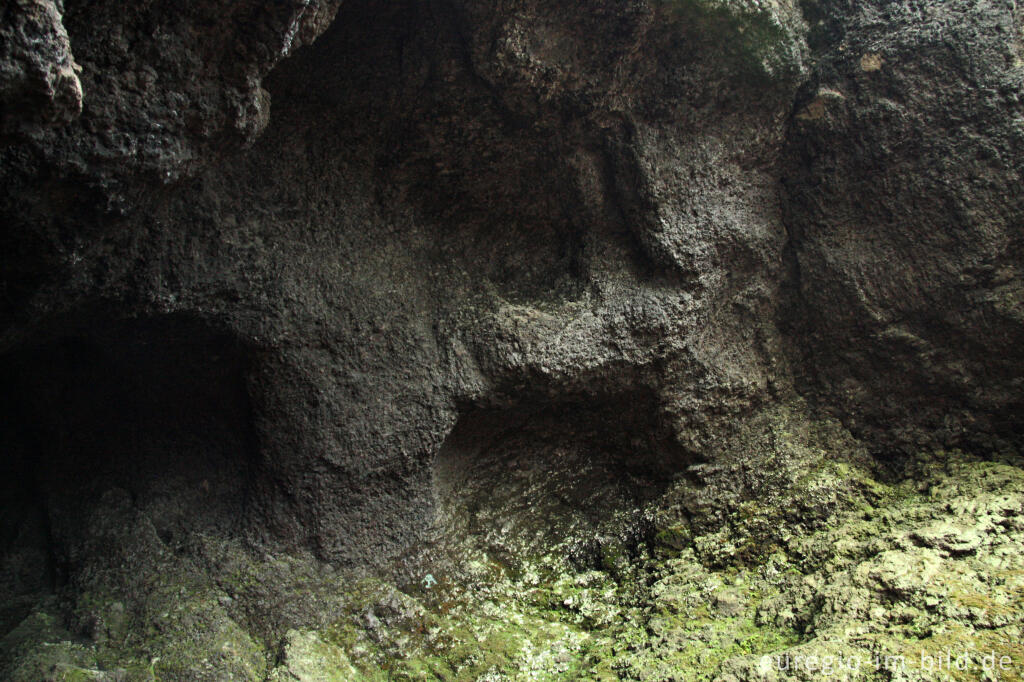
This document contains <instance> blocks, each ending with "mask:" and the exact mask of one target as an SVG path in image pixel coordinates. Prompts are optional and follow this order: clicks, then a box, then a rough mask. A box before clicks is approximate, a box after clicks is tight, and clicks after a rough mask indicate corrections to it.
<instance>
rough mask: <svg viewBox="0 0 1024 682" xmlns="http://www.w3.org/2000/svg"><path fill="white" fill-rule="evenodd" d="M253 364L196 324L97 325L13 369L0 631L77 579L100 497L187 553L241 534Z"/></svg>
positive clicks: (2, 510) (2, 446)
mask: <svg viewBox="0 0 1024 682" xmlns="http://www.w3.org/2000/svg"><path fill="white" fill-rule="evenodd" d="M246 365H247V360H246V353H245V349H243V348H242V347H241V346H239V344H238V343H237V342H236V341H235V340H234V339H232V338H231V337H230V336H228V335H226V334H222V333H219V332H216V331H213V330H211V329H210V328H209V327H208V326H207V325H206V324H205V323H203V322H200V321H197V320H194V319H188V318H180V317H166V318H156V319H142V320H133V321H130V322H117V323H110V324H108V325H98V324H90V325H89V331H88V332H85V331H83V332H82V333H81V334H76V335H71V336H65V337H62V338H59V339H54V340H51V341H47V342H45V343H42V344H40V345H37V346H34V347H32V348H29V349H25V350H21V351H18V352H15V353H12V354H9V355H7V356H5V357H3V358H0V396H2V397H0V592H2V594H0V602H2V603H4V604H5V607H4V608H3V609H2V610H0V626H2V628H0V631H2V632H6V631H7V630H9V629H10V627H12V626H13V625H14V624H16V623H17V622H18V621H19V620H21V618H23V617H24V616H25V615H26V614H27V613H28V610H29V608H30V607H31V604H32V602H33V600H34V599H35V598H37V597H38V596H39V595H40V594H41V593H45V592H48V591H53V590H55V589H56V588H59V587H60V586H61V585H62V584H63V583H64V582H65V581H66V580H67V579H68V577H69V574H70V573H73V572H74V570H75V562H76V544H77V543H78V542H79V541H80V539H81V538H82V537H83V536H84V535H85V534H86V533H85V531H86V529H85V528H84V526H83V524H85V523H87V522H88V519H89V516H90V512H91V510H92V508H93V507H94V505H95V504H96V503H97V502H98V501H99V499H100V497H101V496H102V495H103V494H104V493H105V492H107V491H108V490H111V489H122V490H125V491H127V492H128V493H129V495H130V496H131V498H132V500H133V503H134V505H135V506H136V507H137V508H138V509H139V510H140V511H141V512H143V513H145V514H146V515H147V516H148V517H149V518H150V519H151V520H152V522H153V524H154V526H155V528H156V530H157V532H158V533H159V535H160V538H161V539H162V540H163V541H164V542H165V543H167V545H168V546H169V547H171V548H172V549H174V548H175V547H176V546H179V545H180V543H182V542H184V541H185V539H186V536H187V535H188V534H190V533H193V532H197V531H199V532H202V531H215V532H218V533H222V534H226V533H232V532H235V531H236V530H237V528H238V525H239V524H240V522H241V520H242V516H243V510H244V508H245V502H246V491H247V490H248V488H249V480H250V475H251V469H250V467H251V464H252V461H251V458H252V453H253V452H254V443H253V436H252V432H251V417H250V408H249V399H248V395H247V392H246V386H245V373H246Z"/></svg>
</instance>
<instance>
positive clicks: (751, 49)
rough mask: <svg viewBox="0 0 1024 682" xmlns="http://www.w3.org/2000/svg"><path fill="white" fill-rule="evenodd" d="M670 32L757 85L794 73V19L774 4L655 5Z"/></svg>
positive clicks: (673, 1) (706, 1)
mask: <svg viewBox="0 0 1024 682" xmlns="http://www.w3.org/2000/svg"><path fill="white" fill-rule="evenodd" d="M658 5H659V6H661V7H662V8H663V10H664V11H665V16H666V18H667V19H668V20H669V21H670V22H671V24H672V27H673V30H674V31H676V32H677V33H679V34H685V35H686V36H687V40H690V41H699V44H701V45H702V46H704V48H705V50H706V51H707V52H708V53H709V54H718V55H719V59H720V61H721V64H722V66H724V67H725V68H727V69H730V70H732V71H734V72H735V73H736V74H737V75H740V76H744V77H752V78H755V79H757V80H766V79H779V78H783V77H787V76H792V75H794V74H796V73H799V71H800V69H801V68H802V67H801V60H802V57H801V49H802V44H803V38H802V36H801V35H800V30H799V21H798V20H797V19H796V15H795V14H794V15H793V16H790V11H789V9H788V8H787V7H786V6H784V5H782V4H780V3H777V2H757V1H754V0H659V2H658Z"/></svg>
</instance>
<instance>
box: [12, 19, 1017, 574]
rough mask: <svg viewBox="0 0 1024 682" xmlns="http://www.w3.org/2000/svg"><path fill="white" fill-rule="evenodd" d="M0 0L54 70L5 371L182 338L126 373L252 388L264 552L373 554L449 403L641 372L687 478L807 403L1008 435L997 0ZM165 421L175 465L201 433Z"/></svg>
mask: <svg viewBox="0 0 1024 682" xmlns="http://www.w3.org/2000/svg"><path fill="white" fill-rule="evenodd" d="M30 10H31V11H33V12H37V14H33V15H31V16H30V17H28V18H26V16H27V15H24V14H23V13H24V12H29V11H30ZM5 12H7V14H6V15H5V27H8V28H5V30H10V31H13V32H14V34H17V35H18V36H23V37H24V36H26V35H28V33H27V32H28V31H29V28H26V27H34V28H32V30H37V28H38V26H39V25H40V22H41V21H42V20H41V19H39V18H38V17H39V16H45V17H46V21H48V22H49V24H46V26H47V27H48V28H45V31H47V35H48V36H50V37H49V38H48V41H46V42H43V43H32V42H31V41H27V40H22V41H21V42H18V41H13V40H12V41H11V42H10V43H8V45H9V46H10V50H9V51H13V52H12V53H11V54H5V57H4V59H5V61H4V62H3V67H4V69H7V70H6V71H4V73H5V74H8V75H9V74H15V75H16V76H17V75H18V74H23V75H21V76H17V77H18V78H21V81H17V78H15V77H11V78H13V79H14V80H11V78H9V79H8V81H5V83H8V82H15V81H17V82H19V83H20V82H22V81H24V82H26V83H28V82H34V83H36V84H35V85H34V86H32V87H34V88H35V90H36V91H37V94H36V95H34V96H33V97H29V98H28V99H25V98H24V97H21V95H19V98H20V99H18V104H17V106H14V104H13V102H14V98H13V95H12V96H10V97H8V95H6V94H5V109H4V132H5V138H4V146H3V148H2V149H0V169H2V171H0V172H2V173H3V175H4V179H5V181H4V184H3V189H2V190H0V213H2V216H3V224H4V227H3V228H2V232H0V267H2V273H3V275H2V276H3V281H2V287H3V288H2V296H0V299H2V309H0V321H2V327H0V352H2V353H3V355H4V358H5V360H4V362H5V364H6V365H7V366H11V367H13V366H16V365H19V364H20V365H22V369H21V370H19V375H20V376H22V377H24V376H31V375H33V374H34V373H36V372H40V371H41V365H43V364H45V363H46V362H48V361H47V360H45V359H43V358H46V357H47V355H46V353H47V349H48V348H51V347H52V344H53V343H56V342H59V343H60V344H64V345H63V346H62V347H67V344H72V345H74V344H76V343H81V344H85V345H88V344H93V345H95V344H96V343H97V341H96V339H102V338H105V337H106V336H108V335H110V334H111V333H112V332H111V330H118V329H123V328H126V327H127V328H132V325H133V324H135V322H134V321H137V320H154V319H159V320H163V321H162V322H160V323H159V325H160V326H158V327H157V328H156V329H158V330H159V331H155V332H152V333H153V335H154V336H153V341H152V342H153V343H154V344H156V345H157V346H159V345H160V343H164V342H162V341H160V339H164V338H166V339H177V338H184V337H189V336H193V337H194V339H193V341H192V342H190V343H189V344H188V349H189V350H188V352H187V355H188V357H187V358H186V359H185V360H184V361H183V362H181V363H178V364H176V365H175V367H174V368H173V369H172V368H168V367H167V365H166V360H165V359H161V354H160V353H159V352H157V351H153V352H152V357H151V358H150V359H149V360H146V358H145V354H143V357H142V358H140V359H138V362H139V363H140V368H139V372H140V376H143V377H147V376H149V377H154V379H155V377H157V376H159V375H160V374H161V373H163V372H165V371H176V372H179V373H181V374H182V376H183V377H184V378H183V379H182V381H184V382H186V383H187V384H188V385H197V386H198V385H202V384H204V383H208V382H214V383H216V382H224V381H230V383H231V386H234V387H236V388H232V389H231V390H230V391H228V389H227V388H224V387H223V386H222V388H221V389H216V390H219V391H221V392H225V393H230V394H231V395H233V396H236V398H232V399H231V400H230V401H228V402H229V407H227V408H224V410H225V411H223V412H217V411H215V412H214V413H213V414H214V415H220V417H217V419H218V420H219V421H221V422H223V424H235V425H236V427H232V428H237V429H239V433H241V432H243V431H244V432H245V433H246V434H248V435H246V438H245V442H244V444H243V443H242V442H241V441H239V442H238V445H237V447H238V448H244V450H245V451H244V453H242V454H239V453H235V454H234V455H233V457H232V458H229V459H231V461H234V462H245V467H244V468H245V469H246V473H245V474H244V475H243V474H239V476H240V477H242V478H240V482H238V488H237V491H236V493H234V494H233V496H234V498H237V499H238V500H241V502H239V504H238V506H237V507H235V508H234V509H233V511H232V512H231V513H230V514H226V515H227V516H229V517H231V519H232V520H233V525H232V531H231V532H237V533H241V534H244V535H245V536H246V537H248V538H250V539H252V540H253V541H254V542H256V543H257V544H259V545H260V546H268V547H281V548H290V549H298V548H303V549H309V550H311V551H313V552H315V553H316V555H317V556H319V557H321V558H323V559H328V560H331V561H335V562H341V563H345V564H348V565H353V566H362V567H371V566H377V565H380V564H381V563H384V562H386V561H387V560H388V559H389V558H391V557H394V556H396V555H397V554H399V553H400V552H401V551H402V549H403V548H405V547H407V546H409V545H410V544H413V543H415V542H416V541H417V539H419V538H422V537H423V536H424V535H425V534H426V533H427V532H428V529H429V527H430V525H431V523H432V522H433V513H434V505H433V503H432V502H431V500H433V499H434V496H435V492H436V491H435V490H434V485H435V478H434V477H435V469H436V460H437V457H438V456H439V454H438V453H441V456H442V460H443V459H444V454H445V453H446V452H449V450H450V445H451V443H452V441H451V440H450V433H451V432H452V429H453V428H456V424H461V425H463V429H464V428H465V424H466V423H472V422H473V420H474V419H476V418H477V417H476V416H478V415H480V414H483V413H486V414H503V413H507V414H519V413H521V412H522V410H524V409H526V408H525V407H524V406H525V405H529V406H530V408H529V409H531V410H539V411H541V412H543V411H544V410H547V409H551V410H569V411H572V410H574V409H576V410H577V411H579V413H581V414H585V413H586V410H587V409H590V406H592V405H599V404H607V403H608V401H613V402H614V401H620V403H621V406H620V408H619V411H620V412H622V413H623V414H627V415H628V414H634V413H635V411H636V409H637V408H636V406H635V404H634V401H635V396H638V395H642V396H645V397H644V403H643V408H642V409H643V410H645V411H649V412H651V413H653V415H654V417H653V421H652V422H651V424H652V427H651V428H655V427H656V428H657V429H659V430H660V429H664V430H665V431H666V432H667V433H670V434H671V436H670V440H671V441H672V447H671V448H668V449H667V450H666V452H670V453H671V454H672V457H673V458H674V459H673V460H672V461H673V462H675V464H674V465H671V466H677V467H678V468H679V470H682V469H683V468H685V466H686V465H687V464H688V463H690V462H692V461H694V458H698V457H713V455H714V452H715V449H716V447H718V446H719V444H720V443H721V442H723V440H724V439H726V438H727V437H728V434H729V433H730V432H731V431H732V430H734V429H735V428H736V426H737V425H738V424H740V423H742V422H743V420H744V419H746V418H747V417H748V416H749V415H750V414H752V413H753V412H754V411H756V410H757V409H759V408H760V407H763V406H766V405H770V404H773V403H782V402H786V401H789V400H791V399H794V398H795V397H796V396H797V395H801V394H802V395H805V396H807V397H808V398H809V399H810V401H811V403H812V405H813V406H815V407H816V408H818V409H822V410H826V411H831V412H833V413H834V414H836V415H837V416H838V417H839V418H841V419H843V420H845V421H846V422H847V423H848V424H849V425H850V426H851V427H852V428H854V430H855V432H856V433H857V434H858V435H861V436H863V437H864V438H865V439H866V441H867V442H868V443H869V446H870V447H871V448H872V449H873V450H874V451H876V452H877V453H878V454H879V455H881V456H889V455H890V454H891V453H892V452H893V451H895V450H899V449H901V448H915V447H919V446H920V444H921V443H923V442H935V443H940V444H942V443H956V442H961V441H962V440H963V439H965V438H970V439H974V441H976V442H988V441H991V439H993V438H1015V437H1017V436H1019V414H1020V400H1021V395H1022V393H1021V368H1022V366H1024V364H1022V363H1021V362H1020V357H1019V353H1020V352H1021V351H1020V349H1021V348H1024V345H1022V344H1021V343H1020V340H1021V335H1022V329H1024V325H1022V321H1024V320H1022V318H1021V307H1020V306H1021V302H1020V297H1019V295H1018V294H1019V292H1020V291H1021V275H1020V271H1019V264H1020V256H1021V252H1020V234H1019V231H1020V230H1019V226H1020V214H1021V207H1020V206H1019V201H1020V200H1019V197H1018V196H1017V195H1018V194H1019V193H1018V192H1015V191H1014V188H1015V187H1016V186H1017V185H1018V184H1019V183H1018V179H1019V172H1020V158H1022V157H1021V155H1020V153H1019V149H1020V147H1019V145H1020V135H1021V127H1020V115H1019V112H1020V109H1019V107H1020V103H1019V102H1020V100H1019V96H1020V90H1021V74H1022V69H1021V62H1020V59H1021V56H1020V55H1021V52H1020V30H1021V17H1020V14H1019V10H1016V9H1015V7H1014V5H1013V3H1010V2H989V3H981V4H977V3H968V2H952V3H941V2H920V3H913V4H912V5H908V6H907V7H906V8H903V9H900V8H899V7H897V6H896V5H894V4H892V3H884V2H881V1H879V2H869V3H844V2H840V1H839V0H836V1H834V2H826V1H822V2H811V1H808V2H804V3H802V4H801V5H800V6H798V5H797V4H795V3H793V2H789V1H788V0H787V1H784V0H778V1H775V2H768V3H748V2H740V1H738V0H737V1H733V0H729V1H726V0H714V1H712V0H672V1H665V2H646V1H641V0H609V1H607V2H601V3H596V4H595V3H560V4H557V5H556V4H552V3H543V2H537V1H526V0H524V1H521V2H513V3H505V4H500V5H494V4H493V3H483V2H475V1H473V0H453V1H443V2H442V1H439V0H429V1H424V2H412V1H406V2H377V1H374V0H358V1H353V0H350V1H348V2H345V3H343V4H341V5H340V9H339V7H338V6H336V5H335V4H332V3H315V2H314V3H308V2H305V3H303V2H276V3H270V4H266V3H251V2H250V3H245V2H243V3H223V2H206V3H196V4H192V5H189V6H188V8H186V9H182V8H181V7H180V6H178V5H177V4H174V3H161V2H148V3H136V4H134V5H132V7H131V8H129V9H127V10H126V9H125V8H123V7H122V6H121V5H118V4H115V3H110V2H104V1H100V0H98V1H95V2H85V1H84V0H83V1H77V2H73V1H71V0H68V1H67V2H65V3H63V5H61V4H60V3H50V2H42V1H40V2H36V3H17V4H15V5H12V6H11V7H9V8H7V9H6V10H5ZM38 12H43V14H42V15H39V14H38ZM62 27H63V28H62ZM65 34H66V36H67V37H66V38H65ZM317 36H319V39H317V40H316V41H315V42H313V40H314V38H316V37H317ZM307 43H308V45H306V44H307ZM32 45H35V46H37V47H31V46H32ZM301 45H306V46H305V47H301V49H299V48H300V46H301ZM26 46H29V47H26ZM5 49H7V48H5ZM18 50H20V51H21V52H18ZM26 50H28V51H29V55H30V56H32V58H33V59H35V60H36V61H40V62H41V63H44V64H47V65H49V66H47V67H46V69H49V70H45V69H44V71H45V73H46V74H52V73H60V74H64V75H63V76H60V77H59V78H58V77H57V76H52V77H51V76H47V77H46V78H49V80H47V81H46V83H50V85H46V83H44V84H43V85H40V84H39V83H38V82H36V81H32V78H36V76H31V78H30V73H31V74H37V72H38V69H36V70H35V71H33V70H31V69H29V67H27V66H25V65H24V64H25V58H24V54H26ZM31 50H36V52H34V53H33V52H31ZM72 55H73V56H72ZM72 62H74V63H76V64H77V65H79V67H80V70H76V69H75V68H74V67H73V66H72ZM68 68H70V69H71V71H70V73H74V74H77V75H76V76H75V77H74V78H77V79H78V81H77V82H78V86H77V87H76V85H75V82H74V78H72V76H70V75H68V71H67V69H68ZM19 69H21V70H20V71H19ZM37 75H38V74H37ZM5 77H7V76H5ZM54 79H56V80H54ZM44 80H45V79H44ZM54 83H56V85H54ZM3 87H4V90H3V92H4V93H7V92H13V90H14V89H18V92H24V91H25V89H26V88H27V87H28V86H27V85H25V86H22V85H18V86H14V85H6V84H5V85H4V86H3ZM47 88H49V89H47ZM38 92H42V93H43V94H44V95H46V96H44V97H42V99H41V100H40V99H39V96H38ZM78 92H81V93H83V94H82V98H81V102H82V105H81V113H80V114H79V113H78V111H77V105H76V104H75V102H76V101H77V100H76V93H78ZM33 98H34V99H33ZM7 101H10V102H12V104H10V105H8V104H6V102H7ZM25 102H30V104H26V103H25ZM31 102H35V104H31ZM68 102H70V104H68ZM58 109H59V111H60V112H61V113H53V111H55V110H58ZM954 125H955V126H959V127H958V128H956V129H955V131H954V130H952V129H953V126H954ZM98 308H101V309H102V310H103V311H104V313H103V315H99V316H91V315H90V311H92V310H95V309H98ZM185 320H187V322H183V321H185ZM147 324H148V323H147ZM215 338H216V339H221V340H220V341H213V339H215ZM76 339H77V340H78V341H76ZM90 339H91V341H90ZM55 340H56V341H55ZM208 345H212V346H213V347H215V348H216V347H217V346H218V345H227V346H230V347H233V348H243V349H244V352H243V353H242V356H240V357H244V362H243V361H241V360H239V362H238V363H237V364H236V363H235V362H234V361H231V363H229V364H230V366H231V367H234V368H235V369H233V370H232V372H230V373H227V374H222V373H218V372H219V371H218V372H213V371H210V370H208V369H203V368H204V367H206V365H205V364H204V361H203V359H202V358H203V356H204V355H205V354H206V353H208V352H210V351H209V350H208ZM171 346H173V347H174V348H180V346H178V345H177V344H176V343H172V344H171ZM176 352H178V351H176ZM30 357H31V358H37V359H36V360H32V361H27V360H24V358H30ZM90 362H91V361H90ZM147 363H148V364H147ZM86 366H91V365H89V363H88V362H87V363H86ZM57 367H60V365H59V364H58V365H57ZM75 367H76V368H77V367H78V365H77V364H76V365H75ZM72 369H73V368H72ZM74 371H78V370H77V369H75V370H74ZM74 371H71V370H70V369H69V372H70V373H64V374H66V375H67V376H70V377H76V376H78V375H77V374H75V373H74ZM228 377H230V378H228ZM19 380H20V381H25V379H24V378H22V379H19ZM80 383H82V384H84V385H83V386H81V387H80V388H81V390H83V391H89V390H92V389H90V388H89V386H88V383H89V382H88V381H86V380H85V377H83V378H82V382H80ZM100 385H101V386H102V385H103V384H100ZM152 385H153V388H152V390H154V391H158V392H162V393H164V394H165V395H169V396H172V397H173V395H174V392H175V391H176V390H178V389H175V388H174V386H175V385H176V384H175V383H174V382H171V384H170V385H168V384H166V383H163V382H160V381H155V380H154V381H153V382H152ZM14 386H15V384H9V386H8V390H9V391H13V390H15V389H14ZM238 386H241V387H243V388H237V387H238ZM168 392H169V393H168ZM240 392H241V393H240ZM242 393H244V396H243V397H238V396H242ZM214 394H216V391H215V392H214ZM96 395H101V394H96ZM198 395H209V394H208V393H206V392H205V389H204V391H200V392H199V394H198ZM164 399H165V400H171V398H164ZM178 400H184V398H181V397H180V396H179V397H178ZM88 402H89V401H88V400H87V399H83V403H88ZM230 404H236V405H242V404H244V405H245V406H246V407H245V409H244V410H243V411H241V412H238V410H235V408H231V407H230ZM574 406H576V407H574ZM239 409H241V408H239ZM481 411H483V412H481ZM236 412H237V414H236ZM611 413H614V410H611V411H610V412H609V414H611ZM91 415H92V413H91V412H89V411H85V412H80V413H75V412H74V411H65V412H60V413H59V414H57V415H56V416H57V417H58V418H59V420H63V421H62V424H63V427H64V428H71V429H74V430H76V431H77V430H78V428H77V427H76V426H75V423H76V422H75V420H84V421H88V422H91V421H103V420H106V419H108V417H103V416H99V417H96V418H95V419H93V418H92V417H91ZM626 421H630V420H626ZM185 424H188V425H189V426H186V427H183V428H184V430H185V431H189V432H190V433H193V434H194V435H195V437H196V442H192V443H190V442H185V441H182V442H177V443H175V444H174V445H173V447H171V448H168V449H165V450H164V452H167V458H168V459H173V458H180V459H179V460H178V461H180V462H188V461H190V458H194V457H196V456H197V453H201V452H203V451H204V450H208V449H210V448H211V447H213V446H212V445H211V444H213V443H215V442H216V440H217V438H216V429H214V430H212V431H211V430H210V429H208V428H206V427H205V426H203V425H201V424H200V423H196V422H195V421H193V422H185ZM223 424H222V426H223ZM97 428H99V427H97ZM153 428H156V426H155V425H154V427H153ZM623 429H624V430H625V426H623ZM157 430H159V429H157ZM549 430H550V431H551V441H552V442H556V441H558V440H559V439H560V438H563V437H564V436H563V435H561V434H562V432H561V431H559V430H558V429H556V428H555V427H553V426H552V427H551V428H550V429H549ZM459 432H460V433H461V432H462V431H459ZM446 439H447V442H448V446H445V443H446ZM986 439H988V441H986ZM111 440H115V438H113V437H112V438H111ZM542 440H543V438H541V437H539V436H538V437H537V438H534V439H533V440H532V441H530V439H527V441H529V442H539V441H542ZM529 442H527V443H526V444H525V445H523V447H524V448H530V447H539V446H531V445H529ZM623 447H624V448H625V447H626V446H623ZM446 448H448V449H446ZM171 449H176V450H178V451H180V452H179V453H178V454H177V455H174V454H172V453H170V452H168V450H171ZM213 449H217V448H215V447H214V448H213ZM627 449H628V448H627ZM97 456H99V455H97ZM175 466H177V465H175ZM173 470H175V467H171V468H170V469H169V471H173ZM154 471H155V470H154ZM140 494H142V495H143V497H145V496H146V493H145V491H142V492H141V493H140ZM160 513H164V512H160ZM50 514H51V515H52V516H56V517H61V514H60V512H59V511H58V510H56V509H55V508H54V509H53V510H51V512H50Z"/></svg>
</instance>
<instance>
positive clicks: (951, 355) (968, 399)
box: [784, 2, 1024, 446]
mask: <svg viewBox="0 0 1024 682" xmlns="http://www.w3.org/2000/svg"><path fill="white" fill-rule="evenodd" d="M806 4H807V10H808V11H807V15H808V17H810V18H811V21H812V23H813V25H814V29H813V30H812V33H811V43H812V45H814V46H815V48H816V51H817V52H818V55H819V56H818V61H817V67H816V72H815V75H814V77H813V78H812V79H811V81H809V82H808V84H807V85H806V86H805V88H804V93H803V96H802V97H800V98H799V100H798V102H797V107H796V111H795V117H794V120H793V125H792V128H791V132H790V136H789V144H788V147H787V155H788V158H789V160H788V161H787V164H786V166H787V170H786V173H785V181H784V186H785V191H786V197H787V198H786V209H787V211H786V223H787V226H788V227H789V229H790V234H791V236H792V242H791V248H792V252H793V277H794V287H795V288H796V290H797V292H798V294H797V297H798V300H799V302H798V303H797V304H796V306H795V307H794V308H792V309H791V311H790V312H789V315H790V320H789V321H790V322H791V324H792V327H793V328H794V329H795V330H796V331H797V334H798V337H799V338H801V339H802V341H798V342H797V343H796V344H795V345H797V346H801V347H802V348H804V349H805V350H806V351H807V355H806V356H803V357H802V359H801V362H799V363H798V365H797V366H798V368H799V369H800V370H801V374H802V376H803V377H804V379H802V380H801V382H800V383H801V384H803V385H805V386H807V387H813V389H812V392H814V393H815V394H816V395H818V396H820V402H821V403H822V404H825V405H829V406H830V407H832V408H833V409H834V410H835V411H836V412H837V413H838V414H841V415H843V418H844V419H845V420H846V421H847V423H849V424H851V425H855V426H856V428H857V429H858V430H859V432H860V433H862V434H863V435H864V436H865V437H868V438H869V439H871V440H874V441H875V442H888V443H897V444H898V443H902V444H903V445H904V446H906V445H907V444H908V443H909V444H914V443H917V444H919V445H920V444H925V443H929V442H931V443H936V442H937V443H946V444H948V443H950V442H955V441H956V440H957V439H961V440H965V441H967V442H970V441H971V440H972V438H973V439H975V440H976V439H977V437H978V436H979V435H980V434H983V433H986V432H988V433H992V432H997V433H998V432H1003V433H1014V432H1015V433H1017V434H1018V435H1019V433H1020V415H1021V414H1022V411H1021V408H1022V405H1021V402H1020V401H1021V395H1022V394H1021V386H1022V381H1024V378H1022V374H1021V368H1022V367H1024V363H1022V360H1024V357H1022V355H1021V353H1022V351H1024V343H1022V341H1024V338H1022V336H1021V334H1022V333H1024V327H1022V325H1021V321H1022V319H1024V318H1022V313H1024V307H1022V306H1024V299H1022V288H1021V287H1022V281H1021V271H1020V267H1021V265H1020V264H1021V254H1022V247H1024V241H1022V239H1024V235H1022V233H1021V229H1020V226H1021V218H1020V216H1021V209H1022V205H1024V204H1022V201H1024V197H1022V195H1021V192H1020V191H1019V187H1020V181H1021V174H1022V172H1024V154H1022V151H1024V118H1022V115H1024V113H1022V112H1024V102H1022V100H1021V87H1022V83H1024V80H1022V79H1024V70H1022V64H1024V62H1022V52H1021V46H1022V37H1021V16H1022V15H1021V9H1020V8H1019V7H1018V5H1017V3H1013V2H981V3H972V2H950V3H928V2H923V3H883V2H865V3H842V2H836V3H830V2H820V3H818V2H812V3H806Z"/></svg>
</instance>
